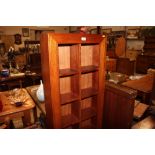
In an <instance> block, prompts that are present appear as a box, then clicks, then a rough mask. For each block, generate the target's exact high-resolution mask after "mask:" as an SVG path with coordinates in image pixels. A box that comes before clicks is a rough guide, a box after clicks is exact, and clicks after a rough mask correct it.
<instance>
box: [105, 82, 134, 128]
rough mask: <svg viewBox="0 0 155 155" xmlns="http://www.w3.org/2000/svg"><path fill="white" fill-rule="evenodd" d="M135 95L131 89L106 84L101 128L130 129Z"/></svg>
mask: <svg viewBox="0 0 155 155" xmlns="http://www.w3.org/2000/svg"><path fill="white" fill-rule="evenodd" d="M136 95H137V92H136V91H135V90H133V89H129V88H127V87H123V86H121V85H118V84H114V83H110V82H106V85H105V104H104V114H103V128H106V129H129V128H131V125H132V120H133V112H134V103H135V98H136Z"/></svg>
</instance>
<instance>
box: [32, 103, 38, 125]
mask: <svg viewBox="0 0 155 155" xmlns="http://www.w3.org/2000/svg"><path fill="white" fill-rule="evenodd" d="M33 118H34V123H35V122H37V120H38V117H37V108H36V106H35V107H34V108H33Z"/></svg>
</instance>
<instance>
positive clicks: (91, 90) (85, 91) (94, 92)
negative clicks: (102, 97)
mask: <svg viewBox="0 0 155 155" xmlns="http://www.w3.org/2000/svg"><path fill="white" fill-rule="evenodd" d="M97 93H98V91H97V89H94V88H85V89H82V90H81V98H82V99H85V98H88V97H91V96H94V95H97Z"/></svg>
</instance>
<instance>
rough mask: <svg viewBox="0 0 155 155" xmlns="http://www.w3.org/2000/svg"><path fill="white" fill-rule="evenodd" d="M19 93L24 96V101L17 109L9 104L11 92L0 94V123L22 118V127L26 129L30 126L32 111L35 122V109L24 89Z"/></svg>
mask: <svg viewBox="0 0 155 155" xmlns="http://www.w3.org/2000/svg"><path fill="white" fill-rule="evenodd" d="M20 91H22V94H24V95H25V101H23V102H24V104H23V105H22V106H19V107H16V106H15V104H11V102H12V101H11V99H10V96H11V94H10V92H11V91H5V92H0V100H1V102H2V104H3V109H2V112H0V121H2V122H4V121H5V119H6V118H9V119H10V120H12V119H14V118H17V117H22V118H23V125H24V127H26V126H28V125H30V124H31V115H30V112H31V110H33V114H34V121H36V119H37V117H36V108H35V103H34V101H33V100H32V98H31V97H30V95H29V94H28V92H27V91H26V89H24V88H22V89H20Z"/></svg>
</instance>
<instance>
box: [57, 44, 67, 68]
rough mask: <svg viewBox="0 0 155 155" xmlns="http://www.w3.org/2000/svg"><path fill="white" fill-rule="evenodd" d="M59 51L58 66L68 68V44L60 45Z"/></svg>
mask: <svg viewBox="0 0 155 155" xmlns="http://www.w3.org/2000/svg"><path fill="white" fill-rule="evenodd" d="M58 51H59V68H60V69H64V68H70V46H60V47H59V48H58Z"/></svg>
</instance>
